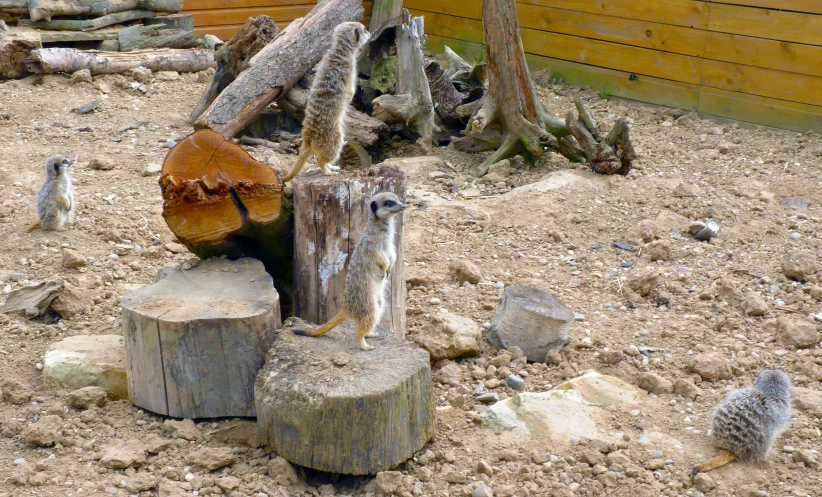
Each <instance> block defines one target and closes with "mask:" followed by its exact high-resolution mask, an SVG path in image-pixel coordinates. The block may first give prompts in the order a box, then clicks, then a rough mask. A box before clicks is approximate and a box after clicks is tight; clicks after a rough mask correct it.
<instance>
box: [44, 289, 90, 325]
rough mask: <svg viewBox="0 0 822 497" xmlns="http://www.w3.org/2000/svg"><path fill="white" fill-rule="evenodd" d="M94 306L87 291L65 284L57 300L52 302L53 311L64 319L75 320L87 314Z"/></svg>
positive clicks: (50, 305)
mask: <svg viewBox="0 0 822 497" xmlns="http://www.w3.org/2000/svg"><path fill="white" fill-rule="evenodd" d="M92 305H94V301H93V300H92V299H91V296H90V295H89V294H88V292H87V291H84V290H82V289H80V288H78V287H76V286H73V285H70V284H68V283H65V284H64V285H63V290H62V291H60V293H59V294H57V298H55V299H54V300H52V301H51V304H49V307H50V308H51V310H53V311H54V312H56V313H57V314H59V315H60V316H62V317H64V318H73V317H75V316H77V315H79V314H85V313H86V312H88V310H89V309H90V308H91V306H92Z"/></svg>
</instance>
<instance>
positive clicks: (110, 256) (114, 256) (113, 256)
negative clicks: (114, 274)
mask: <svg viewBox="0 0 822 497" xmlns="http://www.w3.org/2000/svg"><path fill="white" fill-rule="evenodd" d="M119 258H120V256H119V255H117V254H108V260H110V261H116V260H117V259H119Z"/></svg>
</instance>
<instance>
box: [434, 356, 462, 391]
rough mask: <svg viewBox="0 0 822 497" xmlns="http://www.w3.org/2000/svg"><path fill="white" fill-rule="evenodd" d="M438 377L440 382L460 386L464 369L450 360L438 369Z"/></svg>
mask: <svg viewBox="0 0 822 497" xmlns="http://www.w3.org/2000/svg"><path fill="white" fill-rule="evenodd" d="M436 379H437V381H439V382H440V383H444V384H446V385H451V386H454V387H458V386H459V385H460V383H461V382H462V369H460V367H459V366H458V365H457V364H455V363H453V362H449V363H448V364H446V365H445V366H443V367H441V368H440V369H439V371H437V374H436Z"/></svg>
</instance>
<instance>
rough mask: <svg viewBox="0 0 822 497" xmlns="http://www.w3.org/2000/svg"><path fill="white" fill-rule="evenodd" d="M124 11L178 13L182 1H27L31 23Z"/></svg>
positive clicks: (181, 6) (181, 7) (181, 8)
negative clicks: (52, 18) (41, 20)
mask: <svg viewBox="0 0 822 497" xmlns="http://www.w3.org/2000/svg"><path fill="white" fill-rule="evenodd" d="M125 10H151V11H154V12H169V13H173V12H180V11H181V10H183V0H72V1H69V2H67V1H66V0H29V12H30V14H31V20H32V21H39V20H40V19H45V20H48V21H50V20H51V16H76V15H86V16H102V15H106V14H113V13H115V12H123V11H125Z"/></svg>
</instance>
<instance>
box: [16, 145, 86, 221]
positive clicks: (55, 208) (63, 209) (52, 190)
mask: <svg viewBox="0 0 822 497" xmlns="http://www.w3.org/2000/svg"><path fill="white" fill-rule="evenodd" d="M74 159H76V154H75V153H74V152H72V153H70V154H69V155H68V157H63V156H62V155H52V156H51V157H49V158H48V159H46V181H45V182H44V183H43V186H42V187H41V188H40V191H39V192H37V217H38V218H39V221H37V222H36V223H34V224H32V225H31V226H29V227H28V229H27V231H33V230H35V229H37V228H43V229H44V230H56V231H62V230H64V229H65V228H66V226H67V225H69V224H73V223H74V186H73V185H72V182H71V176H69V173H68V168H69V167H71V165H72V164H73V163H74Z"/></svg>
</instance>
